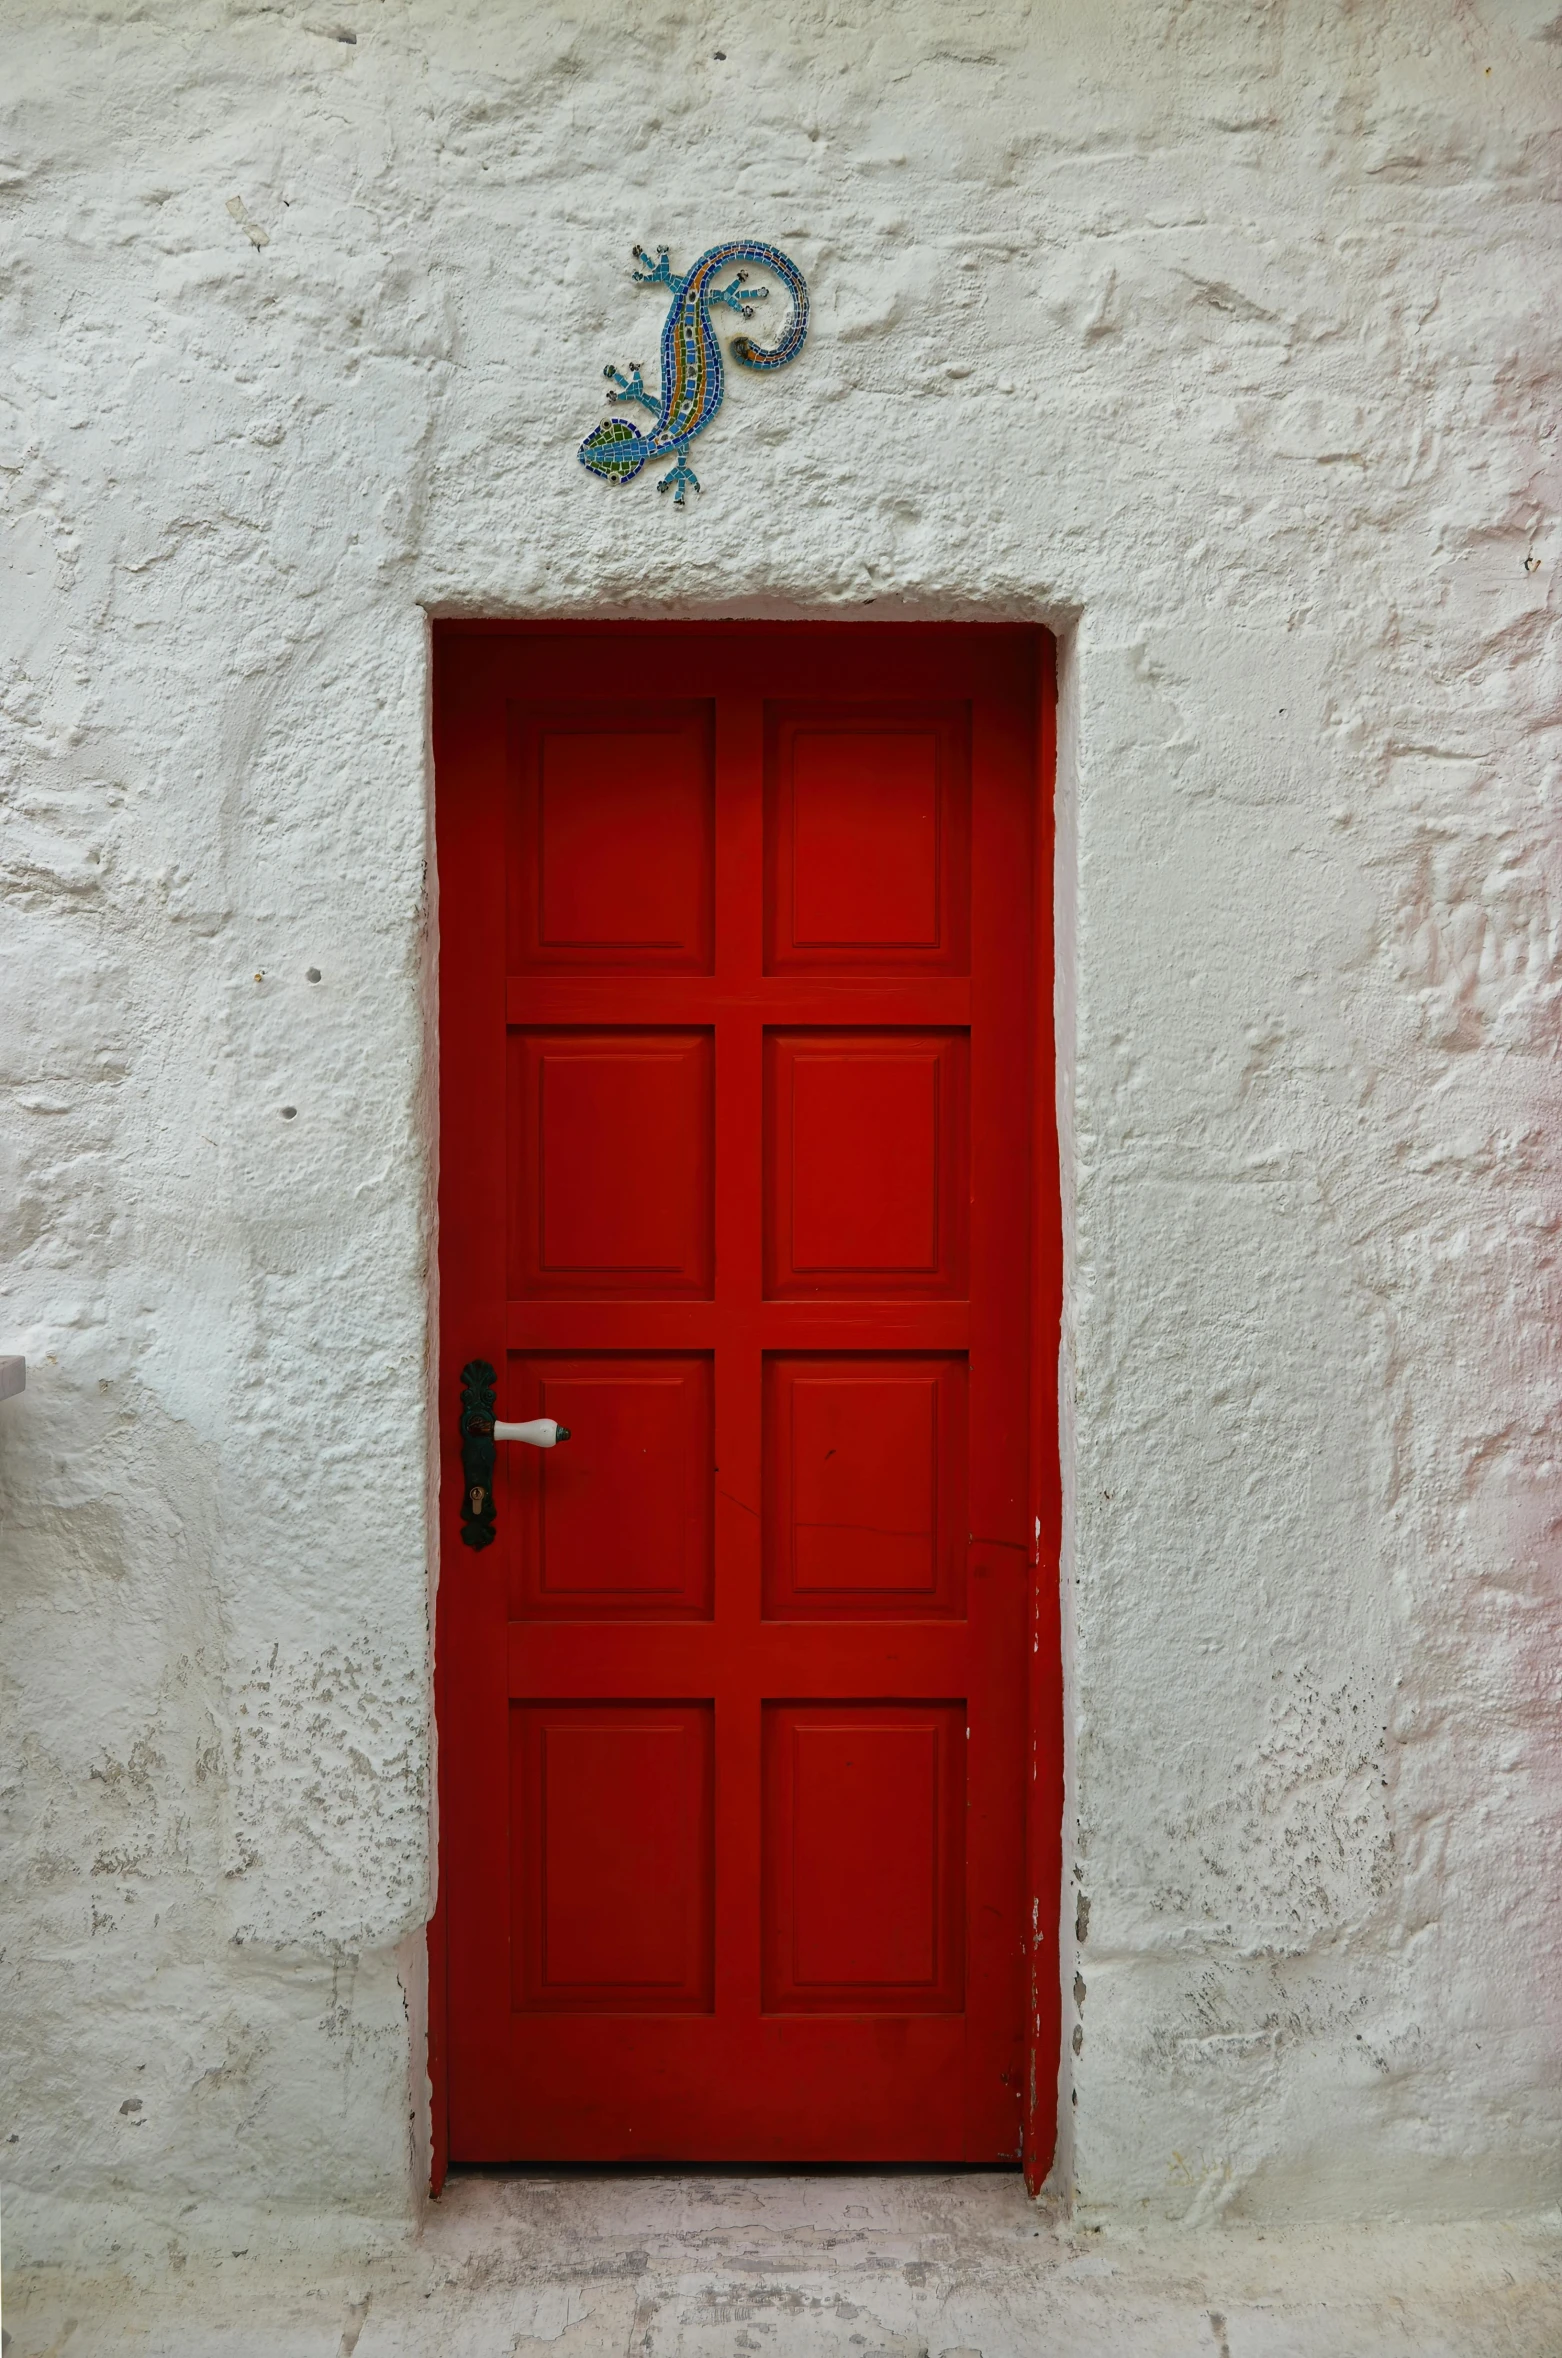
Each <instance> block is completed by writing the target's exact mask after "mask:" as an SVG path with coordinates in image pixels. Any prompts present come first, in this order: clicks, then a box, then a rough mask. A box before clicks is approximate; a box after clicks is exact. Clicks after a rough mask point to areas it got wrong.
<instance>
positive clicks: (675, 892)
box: [508, 703, 715, 973]
mask: <svg viewBox="0 0 1562 2358" xmlns="http://www.w3.org/2000/svg"><path fill="white" fill-rule="evenodd" d="M511 736H512V743H513V764H514V785H513V790H512V792H513V801H512V820H511V827H510V855H509V856H510V891H509V895H508V933H509V940H510V970H511V972H512V973H547V972H555V973H582V972H598V973H601V972H608V973H622V972H637V973H699V972H704V971H708V969H709V966H710V961H711V944H712V939H713V884H714V873H715V871H714V865H713V841H712V837H713V824H714V802H713V793H714V772H713V768H712V757H711V710H710V706H709V705H708V704H695V705H682V706H680V705H671V706H669V705H621V706H616V707H614V706H603V705H600V704H594V703H585V704H573V705H564V706H554V707H551V708H549V707H545V708H543V709H542V710H536V709H529V708H528V707H526V706H524V705H523V706H519V707H517V708H516V710H515V711H514V713H513V714H512V725H511Z"/></svg>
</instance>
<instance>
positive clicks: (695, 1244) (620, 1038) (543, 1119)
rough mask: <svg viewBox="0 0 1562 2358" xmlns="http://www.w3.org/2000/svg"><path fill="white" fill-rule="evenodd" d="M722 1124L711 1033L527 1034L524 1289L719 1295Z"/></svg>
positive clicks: (516, 1076) (521, 1140)
mask: <svg viewBox="0 0 1562 2358" xmlns="http://www.w3.org/2000/svg"><path fill="white" fill-rule="evenodd" d="M711 1123H712V1054H711V1037H710V1034H709V1032H703V1031H637V1030H631V1029H628V1028H626V1029H623V1030H615V1031H584V1030H582V1031H579V1032H575V1031H555V1032H534V1031H525V1030H517V1031H516V1032H514V1033H513V1034H512V1036H511V1043H510V1125H511V1175H512V1187H511V1195H510V1240H511V1247H510V1249H511V1273H512V1274H511V1289H512V1292H514V1293H515V1294H517V1295H525V1294H554V1295H565V1296H569V1297H571V1298H579V1297H585V1296H591V1295H603V1294H607V1295H619V1296H642V1297H643V1296H646V1295H667V1294H678V1295H685V1294H704V1293H708V1292H709V1291H710V1283H711V1256H712V1245H711V1209H712V1183H713V1160H714V1149H713V1140H712V1133H711Z"/></svg>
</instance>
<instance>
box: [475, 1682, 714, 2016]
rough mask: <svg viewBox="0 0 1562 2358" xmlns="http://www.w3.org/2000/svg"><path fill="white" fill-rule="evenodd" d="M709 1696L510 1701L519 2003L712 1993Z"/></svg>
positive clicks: (653, 2000)
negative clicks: (695, 1699)
mask: <svg viewBox="0 0 1562 2358" xmlns="http://www.w3.org/2000/svg"><path fill="white" fill-rule="evenodd" d="M711 1736H712V1724H711V1710H710V1706H709V1704H708V1703H663V1704H655V1705H639V1704H631V1703H561V1702H552V1703H516V1704H513V1705H512V1706H511V1710H510V1829H511V1842H512V1854H511V1865H510V1890H511V1896H512V1906H513V1933H514V1937H513V1947H512V1958H513V1973H514V2005H515V2007H516V2009H517V2011H518V2012H524V2013H537V2012H569V2013H581V2012H592V2013H597V2012H606V2011H614V2012H616V2011H619V2010H621V2009H626V2008H632V2009H633V2010H634V2011H636V2012H642V2013H643V2012H667V2011H678V2012H685V2011H690V2010H695V2009H705V2008H708V2007H709V2005H710V1998H711V1958H712V1947H711V1934H712V1923H713V1912H712V1902H713V1893H712V1805H713V1780H712V1774H711Z"/></svg>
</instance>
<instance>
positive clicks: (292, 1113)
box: [282, 1105, 298, 1122]
mask: <svg viewBox="0 0 1562 2358" xmlns="http://www.w3.org/2000/svg"><path fill="white" fill-rule="evenodd" d="M282 1119H283V1120H284V1121H285V1122H293V1121H296V1120H297V1119H298V1108H297V1106H296V1105H285V1106H284V1107H283V1108H282Z"/></svg>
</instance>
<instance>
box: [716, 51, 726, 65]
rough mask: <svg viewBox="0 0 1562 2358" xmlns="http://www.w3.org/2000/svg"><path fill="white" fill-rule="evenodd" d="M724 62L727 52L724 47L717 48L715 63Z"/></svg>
mask: <svg viewBox="0 0 1562 2358" xmlns="http://www.w3.org/2000/svg"><path fill="white" fill-rule="evenodd" d="M726 62H727V52H726V51H725V49H718V50H717V51H716V63H717V64H718V65H725V64H726Z"/></svg>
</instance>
